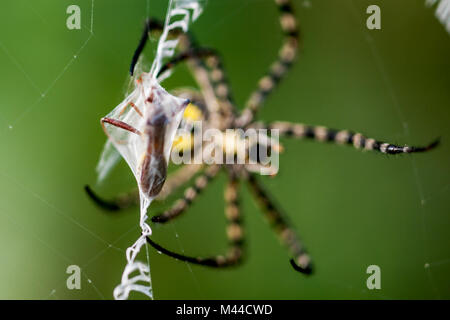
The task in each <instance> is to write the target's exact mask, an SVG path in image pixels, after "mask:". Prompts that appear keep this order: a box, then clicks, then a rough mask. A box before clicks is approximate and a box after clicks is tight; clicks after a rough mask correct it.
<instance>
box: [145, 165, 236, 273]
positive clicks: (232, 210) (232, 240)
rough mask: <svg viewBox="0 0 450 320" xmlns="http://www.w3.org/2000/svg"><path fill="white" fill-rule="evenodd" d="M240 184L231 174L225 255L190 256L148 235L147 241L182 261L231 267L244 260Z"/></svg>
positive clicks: (227, 200)
mask: <svg viewBox="0 0 450 320" xmlns="http://www.w3.org/2000/svg"><path fill="white" fill-rule="evenodd" d="M238 184H239V181H238V180H237V177H236V176H234V175H231V174H230V180H229V182H228V184H227V186H226V189H225V202H226V204H225V215H226V217H227V221H228V223H227V237H228V242H229V246H230V248H229V250H228V252H227V254H226V255H225V256H222V255H218V256H215V257H206V258H204V257H190V256H186V255H182V254H179V253H175V252H173V251H170V250H168V249H165V248H163V247H161V246H160V245H158V244H157V243H155V242H154V241H153V240H151V239H150V238H149V237H147V242H148V243H149V244H150V245H151V246H152V247H154V248H155V249H156V250H158V251H159V252H161V253H164V254H165V255H168V256H169V257H172V258H175V259H177V260H180V261H185V262H189V263H193V264H198V265H203V266H208V267H216V268H221V267H230V266H235V265H237V264H239V263H241V262H242V255H243V244H244V232H243V228H242V219H241V216H240V212H239V200H238Z"/></svg>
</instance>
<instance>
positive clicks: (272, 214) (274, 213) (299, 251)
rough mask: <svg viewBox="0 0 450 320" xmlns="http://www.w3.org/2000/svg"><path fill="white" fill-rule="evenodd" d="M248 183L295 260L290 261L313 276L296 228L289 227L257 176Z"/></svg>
mask: <svg viewBox="0 0 450 320" xmlns="http://www.w3.org/2000/svg"><path fill="white" fill-rule="evenodd" d="M248 183H249V185H250V188H251V190H252V192H253V195H254V196H255V198H256V200H257V201H258V203H259V205H260V206H261V208H262V210H263V212H264V215H265V217H266V219H267V220H268V222H269V223H270V225H271V227H272V228H273V230H274V231H275V233H276V234H277V236H278V238H279V239H280V241H281V243H282V244H284V245H285V246H286V247H287V248H288V250H289V251H290V253H291V254H292V257H293V258H291V260H290V262H291V265H292V266H293V267H294V269H295V270H297V271H299V272H302V273H305V274H311V273H312V264H311V259H310V257H309V255H308V253H307V252H306V250H305V248H304V246H303V244H302V242H301V241H300V239H299V238H298V237H297V235H296V233H295V231H294V228H293V227H291V226H290V225H289V223H288V221H287V219H286V218H285V217H284V216H283V214H282V213H281V212H280V210H278V209H277V208H276V206H275V205H274V203H273V201H272V200H271V199H270V198H269V196H268V194H267V193H266V191H264V189H263V188H262V186H261V185H260V184H259V182H258V180H257V178H256V175H254V174H251V173H250V174H249V176H248Z"/></svg>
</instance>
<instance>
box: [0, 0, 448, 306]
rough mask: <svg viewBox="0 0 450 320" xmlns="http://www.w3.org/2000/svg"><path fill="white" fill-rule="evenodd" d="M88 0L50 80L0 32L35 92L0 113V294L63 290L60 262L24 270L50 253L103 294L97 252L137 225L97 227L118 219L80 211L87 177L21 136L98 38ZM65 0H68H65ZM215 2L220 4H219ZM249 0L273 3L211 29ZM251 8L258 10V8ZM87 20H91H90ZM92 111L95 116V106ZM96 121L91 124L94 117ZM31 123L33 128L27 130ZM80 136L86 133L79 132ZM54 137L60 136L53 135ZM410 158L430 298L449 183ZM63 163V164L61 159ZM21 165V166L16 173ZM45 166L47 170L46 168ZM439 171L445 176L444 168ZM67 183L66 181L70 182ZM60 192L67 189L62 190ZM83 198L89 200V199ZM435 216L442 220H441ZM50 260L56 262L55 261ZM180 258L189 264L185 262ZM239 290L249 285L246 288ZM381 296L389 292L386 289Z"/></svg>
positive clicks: (400, 110)
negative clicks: (440, 211)
mask: <svg viewBox="0 0 450 320" xmlns="http://www.w3.org/2000/svg"><path fill="white" fill-rule="evenodd" d="M87 2H88V3H89V4H92V7H91V6H89V10H88V12H86V13H85V14H86V16H89V14H90V13H91V12H92V15H91V16H90V17H89V19H88V20H82V21H87V23H85V24H84V25H83V26H84V27H85V28H84V30H85V34H86V39H85V40H84V41H86V43H85V44H83V43H82V44H81V46H80V47H79V48H77V50H74V52H73V54H72V55H68V56H67V61H68V62H67V63H65V64H62V65H61V66H60V67H61V68H60V73H59V74H57V75H55V78H54V81H52V82H50V83H49V84H48V85H42V83H43V82H41V81H39V80H38V79H39V78H38V77H37V76H35V75H34V73H33V72H30V70H29V66H28V65H27V64H26V63H24V62H23V60H21V59H20V56H18V55H17V54H16V52H15V50H14V43H10V42H7V41H6V40H4V38H3V37H0V54H3V56H2V59H4V61H6V63H5V65H6V64H8V65H9V66H11V67H12V68H16V72H17V74H18V75H19V76H21V77H22V78H23V79H22V82H21V85H22V86H23V87H24V89H26V90H28V91H26V92H27V95H29V96H30V97H33V98H36V102H33V103H23V104H21V103H19V102H18V103H16V104H15V105H14V106H15V108H16V110H17V111H18V114H14V115H13V116H8V115H6V114H2V115H1V116H0V123H1V125H2V127H3V129H4V131H3V132H2V135H1V136H0V139H1V141H2V143H3V146H4V149H5V150H8V154H7V155H5V156H4V158H3V159H2V169H1V170H0V176H1V177H2V178H1V180H2V182H1V187H2V192H3V196H2V198H3V199H8V198H11V199H15V198H19V199H20V201H19V203H16V202H14V203H13V202H12V201H11V202H9V201H2V203H1V204H0V216H1V218H2V223H1V235H2V243H3V245H2V247H1V252H2V254H3V255H4V260H3V261H4V264H2V272H1V279H2V281H1V283H2V287H1V290H2V292H1V294H2V296H3V297H23V296H29V297H30V296H31V297H33V296H37V297H42V298H57V299H58V298H63V297H67V296H68V295H67V289H66V288H65V281H66V277H67V275H66V274H65V273H64V272H63V270H62V269H60V265H59V264H58V266H57V267H56V268H53V269H51V270H52V272H54V274H52V276H51V277H48V278H47V277H46V276H45V275H41V276H42V278H40V277H36V274H33V273H32V272H30V270H29V265H30V261H32V264H33V269H36V270H47V268H48V265H49V264H50V265H51V264H52V262H48V261H49V260H50V259H51V258H53V259H54V260H57V261H58V263H59V262H60V264H61V265H64V266H65V265H67V264H77V265H80V267H81V269H82V273H81V274H82V277H83V280H84V281H85V282H84V283H85V284H86V288H90V289H91V290H92V293H90V292H89V293H86V296H91V297H95V298H99V299H105V298H110V297H111V292H110V291H107V290H106V289H105V288H106V287H108V286H107V285H105V284H104V279H105V278H117V274H111V273H110V271H108V270H109V269H119V268H120V267H119V266H117V265H116V266H111V265H110V264H109V263H110V262H111V261H109V260H102V259H103V258H105V256H107V254H109V255H117V256H120V258H122V259H123V255H124V254H125V249H124V248H126V247H127V245H128V244H129V243H130V241H131V240H132V239H134V236H135V235H136V233H137V232H139V226H137V225H136V223H135V221H134V222H133V224H128V225H122V226H121V228H120V229H118V231H117V233H113V234H112V235H111V234H109V233H106V235H105V234H104V233H103V231H101V230H102V229H103V228H104V226H103V225H107V227H108V228H114V225H117V224H120V221H123V220H119V222H118V220H116V219H111V220H112V221H111V223H109V219H106V218H102V217H95V218H93V215H99V214H100V213H99V212H98V211H95V212H88V214H89V215H86V216H85V215H84V213H83V212H79V210H78V208H79V203H78V202H80V201H85V200H84V195H80V196H79V198H78V197H76V199H75V200H73V198H74V195H77V194H81V192H80V190H79V189H80V186H81V185H82V184H83V183H86V181H85V179H86V177H81V178H80V179H78V178H77V177H76V176H75V175H70V174H67V173H66V170H64V171H62V170H60V169H61V168H60V167H59V166H60V163H59V162H55V161H52V160H51V159H50V158H52V159H53V158H58V156H59V155H58V153H56V152H55V153H54V154H51V157H50V156H47V157H45V156H43V155H40V154H39V153H38V151H39V150H38V149H36V148H33V146H32V144H33V143H35V144H36V145H39V146H40V147H42V149H43V150H46V152H48V151H49V150H53V149H55V150H56V148H57V147H56V146H57V145H56V144H55V145H50V146H51V147H52V149H47V148H44V144H48V143H50V144H51V143H55V141H50V142H48V141H44V142H43V141H38V140H34V139H32V140H31V142H29V140H28V139H30V130H29V129H30V128H31V129H33V130H35V129H39V130H42V129H41V128H40V127H39V126H37V125H36V124H34V123H31V122H29V121H28V120H29V119H30V118H32V117H34V116H36V110H39V112H42V113H44V114H46V115H47V116H48V117H55V115H54V114H53V113H52V114H50V110H49V109H48V107H49V105H50V104H51V103H54V102H53V100H52V99H53V98H54V97H55V96H57V95H58V93H59V91H60V90H61V86H62V85H67V86H70V85H73V83H74V82H75V83H76V81H69V79H70V77H72V75H73V72H75V71H76V70H77V68H76V66H77V65H78V64H77V63H84V61H83V60H82V58H83V57H84V56H86V55H87V54H89V50H90V49H92V47H91V45H95V41H91V40H92V39H96V41H99V39H98V38H96V37H95V35H94V31H95V30H94V29H93V28H92V26H94V23H93V22H94V15H93V14H94V4H95V5H96V6H95V8H97V5H98V6H101V4H97V3H96V2H95V0H92V1H87ZM21 3H22V5H23V6H24V8H25V9H26V11H27V12H29V13H30V15H32V16H36V18H37V20H38V21H39V20H42V24H43V25H44V24H45V22H44V21H45V20H47V19H48V17H47V15H46V14H42V12H45V10H43V9H42V8H40V7H39V6H38V5H36V4H34V2H27V1H21ZM302 3H303V2H302V1H299V2H296V3H295V4H296V5H297V8H298V12H300V11H303V12H305V10H314V9H315V3H314V2H312V3H311V2H309V6H308V7H304V8H303V7H300V4H302ZM346 3H347V4H348V5H349V6H348V9H349V12H351V13H352V14H351V15H350V17H353V18H354V21H355V27H356V26H360V27H359V28H361V30H362V33H361V35H362V39H364V40H365V41H366V43H367V48H368V50H370V52H371V54H372V55H373V59H374V62H375V65H376V68H377V69H378V70H379V74H378V76H380V77H381V78H382V79H383V81H384V85H385V86H386V90H387V92H389V94H390V96H391V99H392V110H393V111H394V114H395V117H396V119H397V121H398V123H399V124H400V125H401V126H402V128H403V129H402V132H401V134H400V136H399V137H398V138H399V140H405V141H410V140H411V139H408V137H410V136H411V134H410V130H409V129H408V127H409V126H411V122H410V121H409V120H408V116H407V114H406V112H405V111H406V110H407V106H405V105H404V104H403V103H402V102H401V101H399V99H398V96H397V91H396V85H397V82H395V81H394V79H392V76H391V74H390V68H389V66H388V65H386V62H385V61H384V59H383V58H385V57H384V56H383V55H382V54H381V53H380V50H379V47H378V44H377V41H376V39H374V38H373V37H371V35H370V33H369V32H368V31H367V30H366V29H365V27H364V25H365V21H364V19H365V15H364V12H363V11H361V10H360V8H359V7H358V9H356V8H355V6H356V5H357V3H356V2H346ZM67 4H69V2H67ZM214 5H217V6H220V5H222V4H214ZM250 5H255V6H256V5H261V6H266V5H267V6H272V3H270V1H269V2H266V1H259V0H258V1H255V0H248V1H239V2H236V3H235V5H234V9H233V10H230V12H227V14H225V15H224V16H223V17H221V18H220V19H218V20H217V21H216V22H215V24H212V25H211V29H212V30H215V31H218V30H219V29H221V28H225V26H226V25H227V22H228V21H229V20H228V19H229V18H230V17H235V16H237V15H238V14H241V15H240V16H239V18H242V19H245V16H244V15H242V13H246V12H245V11H244V10H243V9H245V8H249V7H250ZM96 10H98V9H96ZM255 10H257V8H256V9H255ZM424 11H425V12H428V14H430V15H432V14H433V12H432V10H429V9H426V8H424ZM83 12H84V11H83ZM147 12H148V11H147ZM306 12H308V11H306ZM148 15H149V14H148V13H147V16H148ZM39 16H41V17H39ZM140 21H141V20H140ZM140 21H139V23H140ZM90 22H92V24H90ZM139 23H137V24H139ZM436 24H437V25H438V26H439V27H440V28H441V29H442V26H440V25H439V22H438V21H436ZM219 27H220V28H219ZM86 31H87V32H86ZM304 32H305V33H307V30H306V29H305V30H304ZM214 33H215V32H214V31H211V33H205V35H204V36H205V38H207V37H212V36H213V35H214ZM0 34H1V33H0ZM230 50H232V49H230ZM224 51H225V50H224ZM225 52H226V51H225ZM112 54H114V53H112ZM79 61H82V62H79ZM300 61H301V60H300ZM300 63H301V62H300ZM230 67H231V66H230ZM125 70H126V68H125ZM66 81H67V82H66ZM42 88H44V89H42ZM42 94H43V95H42ZM80 94H81V93H80ZM2 96H4V93H2ZM102 97H103V98H102V99H104V94H102ZM18 98H20V97H18ZM102 99H100V100H96V101H95V104H96V105H98V104H102V105H103V104H104V102H102ZM271 107H272V106H271ZM88 108H91V105H89V106H86V105H83V106H80V109H88ZM52 112H53V111H52ZM98 116H101V114H99V115H98ZM94 118H96V117H95V116H91V117H89V119H94ZM86 119H87V118H86ZM86 121H87V120H86ZM96 127H98V125H97V124H96ZM64 128H65V127H64ZM69 128H70V124H69ZM52 129H54V130H55V131H54V132H61V131H56V130H62V129H63V128H62V127H60V126H58V125H55V127H54V128H52ZM69 130H70V129H69ZM37 131H38V130H36V131H34V132H37ZM411 131H412V130H411ZM34 134H35V133H34ZM92 135H101V133H100V132H99V131H93V133H92ZM31 136H32V135H31ZM48 136H49V135H44V137H48ZM73 136H74V138H72V139H69V141H70V142H71V143H75V144H76V143H77V139H76V135H75V134H73ZM84 137H88V136H87V135H85V136H84ZM31 138H32V137H31ZM68 138H69V137H68ZM403 138H404V139H403ZM78 139H79V138H78ZM447 140H448V139H445V140H444V141H443V146H442V148H444V149H445V148H446V146H445V143H446V141H447ZM10 141H12V142H10ZM58 143H62V142H60V141H58ZM64 143H67V142H64ZM17 146H20V147H24V148H25V150H21V148H17ZM96 150H99V146H96V147H95V148H92V149H91V150H90V152H91V153H92V154H93V155H94V156H93V157H94V158H95V152H96ZM33 152H36V153H33ZM30 154H33V155H34V158H35V159H34V162H35V163H32V164H30V163H28V162H25V161H24V160H22V159H25V158H29V156H30ZM43 159H45V160H46V161H49V163H47V162H44V161H42V160H43ZM80 161H81V160H80ZM92 161H94V159H92ZM92 161H91V163H89V164H88V165H86V166H82V167H83V168H84V169H85V170H86V171H88V170H90V168H92V164H93V162H92ZM409 161H410V168H409V171H410V172H409V176H410V177H412V179H413V180H412V181H413V182H414V183H415V188H416V190H417V203H416V205H417V207H419V208H420V211H421V215H419V216H412V217H411V219H416V218H419V219H420V220H421V221H422V222H421V228H422V229H419V231H420V232H419V233H418V237H420V238H422V239H423V241H424V243H426V244H427V247H426V248H425V250H424V251H423V252H422V253H418V255H419V256H422V258H421V261H422V266H423V269H424V274H426V275H427V276H428V277H429V283H430V285H431V286H432V287H433V289H434V293H433V295H432V296H433V297H435V298H439V297H444V298H445V297H448V291H445V290H448V289H447V287H448V284H446V283H441V282H440V279H442V278H441V277H440V275H441V274H440V273H439V272H442V270H444V271H445V270H448V266H449V264H450V259H448V258H446V256H447V257H448V255H446V256H443V257H442V259H436V254H433V253H432V249H433V248H432V247H433V244H434V242H431V240H430V237H431V236H432V234H433V229H432V228H430V227H431V226H432V225H431V224H430V222H429V219H430V217H432V215H433V213H435V211H436V210H435V209H434V206H433V204H434V203H437V202H438V201H439V202H443V199H444V198H446V197H447V196H448V194H449V192H450V188H449V187H450V184H449V183H448V180H443V181H440V182H434V183H433V182H430V180H429V179H426V174H424V172H423V169H424V167H423V166H421V165H420V163H417V160H415V157H414V156H412V157H410V159H409ZM14 162H18V163H19V164H20V165H21V166H22V168H25V166H27V165H28V166H30V170H29V171H28V170H25V169H22V170H17V169H15V168H16V167H15V166H14ZM46 166H54V169H53V170H52V171H51V172H50V171H48V170H46V169H45V168H44V169H42V171H44V172H45V173H48V174H49V175H48V176H46V175H45V174H40V172H39V171H40V170H39V169H40V168H42V167H46ZM64 168H65V169H67V166H65V167H64ZM447 168H448V167H447ZM69 169H70V165H69ZM284 170H288V168H285V169H284ZM21 171H24V172H23V173H22V172H21ZM55 172H56V174H55ZM50 174H53V175H51V176H50ZM31 175H35V176H36V177H37V179H39V182H35V181H34V180H32V179H30V176H31ZM58 175H60V176H62V177H64V181H62V180H58ZM443 176H444V178H445V179H446V177H447V176H446V175H443ZM49 177H52V179H54V180H55V182H53V183H52V184H51V187H49V189H48V190H47V189H45V188H43V187H42V181H45V180H46V179H48V178H49ZM66 179H69V180H66ZM70 179H73V180H70ZM67 181H69V182H67ZM72 185H73V188H72V187H71V186H72ZM59 188H62V189H65V191H64V192H59V193H57V194H58V196H57V197H55V194H56V192H57V191H58V189H59ZM54 193H55V194H54ZM67 193H70V194H69V195H66V194H67ZM17 194H19V195H20V197H18V196H17ZM77 201H78V202H77ZM86 202H87V201H86ZM28 203H29V205H28ZM89 205H90V206H91V207H92V205H91V204H89ZM328 214H330V213H328ZM92 219H95V220H94V221H95V223H93V222H91V221H92ZM119 219H120V218H119ZM39 221H45V223H46V225H47V226H48V227H46V226H43V225H42V223H41V224H38V222H39ZM185 221H186V220H185ZM440 222H442V223H447V221H440ZM173 228H174V229H173V232H174V233H175V235H176V238H177V242H178V243H179V245H180V250H182V251H184V249H183V248H182V245H181V241H180V240H179V234H182V233H183V231H182V230H179V229H177V228H176V227H175V226H173ZM9 229H10V230H9ZM61 230H63V231H61ZM189 234H191V233H189ZM316 236H317V235H316ZM311 239H312V238H311ZM74 240H75V241H77V242H80V243H81V244H80V249H77V248H76V247H74V244H73V242H75V241H74ZM6 244H7V245H6ZM33 251H35V252H33ZM80 252H83V254H80ZM255 258H257V257H256V255H255V254H253V255H252V259H255ZM116 260H118V259H116ZM80 261H84V263H80ZM11 262H12V264H13V265H14V266H10V265H12V264H11ZM53 263H54V264H56V263H55V262H53ZM95 263H97V264H98V265H99V266H100V267H99V268H98V269H97V270H96V269H90V268H91V267H93V266H94V264H95ZM187 266H188V267H189V268H190V266H189V265H187ZM252 267H255V265H252ZM189 272H190V273H191V274H192V275H193V277H195V275H194V273H193V272H192V269H190V271H189ZM18 275H20V277H18ZM216 277H217V278H220V277H221V276H220V275H218V274H217V275H216ZM8 278H14V280H8ZM193 281H195V282H196V284H197V286H198V288H199V290H201V289H203V287H206V285H204V279H203V278H200V279H197V278H195V279H194V280H193ZM321 282H322V285H323V286H327V288H330V287H331V288H332V287H336V288H340V289H341V291H342V292H348V294H358V293H360V291H361V289H360V288H357V287H355V286H354V285H352V284H350V283H347V282H345V281H343V280H340V279H336V280H335V281H328V282H327V281H325V280H323V281H322V280H319V281H318V283H319V284H320V283H321ZM20 284H22V286H23V288H26V289H22V290H23V291H21V292H20V296H19V293H18V292H19V291H18V290H19V289H15V288H16V287H20ZM268 285H269V284H268ZM286 285H288V284H286ZM200 287H202V288H200ZM83 289H84V287H83ZM297 289H298V288H297ZM84 290H86V289H84ZM204 290H206V289H204ZM42 292H44V294H42ZM84 292H86V291H84ZM246 292H247V293H248V291H246ZM364 292H366V293H367V290H364ZM90 294H91V295H90ZM75 296H76V295H75ZM69 297H74V294H71V295H69ZM383 297H386V298H391V296H389V295H387V296H383Z"/></svg>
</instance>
